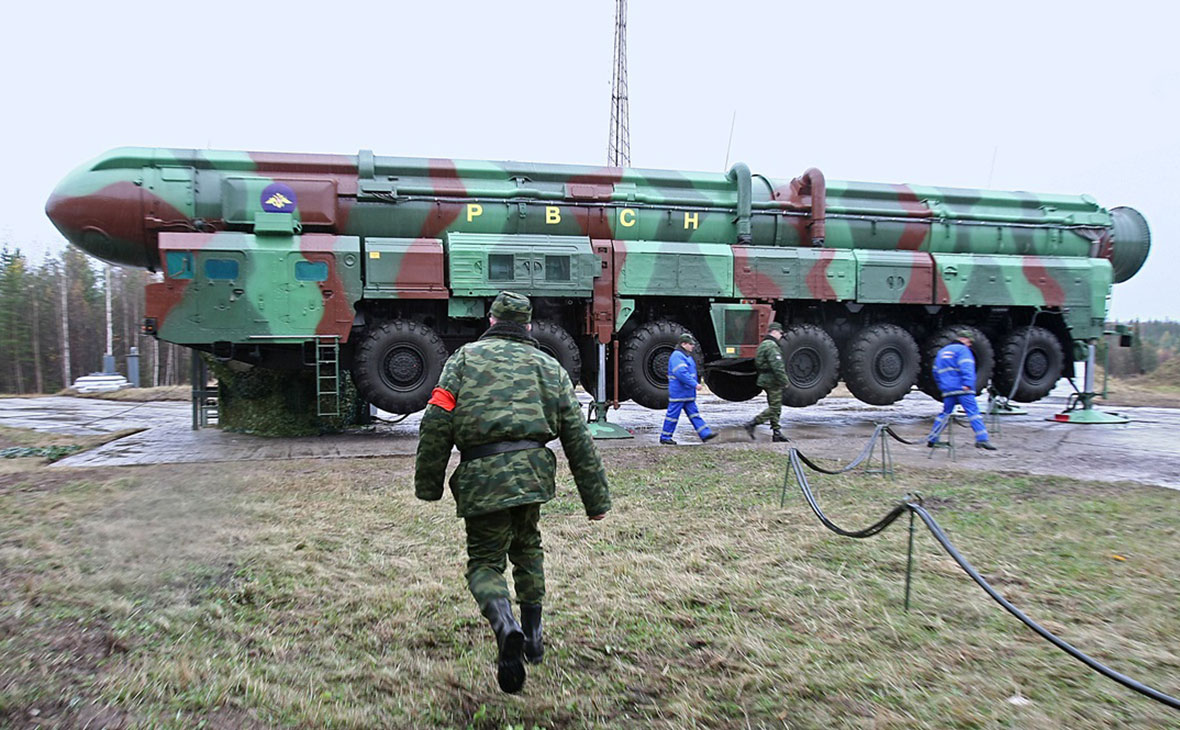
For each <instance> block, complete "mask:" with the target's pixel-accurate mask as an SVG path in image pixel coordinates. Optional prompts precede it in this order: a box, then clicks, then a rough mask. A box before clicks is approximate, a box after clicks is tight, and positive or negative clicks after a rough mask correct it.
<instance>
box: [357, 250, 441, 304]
mask: <svg viewBox="0 0 1180 730" xmlns="http://www.w3.org/2000/svg"><path fill="white" fill-rule="evenodd" d="M364 261H365V297H366V298H372V299H445V298H446V296H447V284H446V281H445V280H444V278H443V245H442V241H441V240H439V239H437V238H366V239H365V253H364Z"/></svg>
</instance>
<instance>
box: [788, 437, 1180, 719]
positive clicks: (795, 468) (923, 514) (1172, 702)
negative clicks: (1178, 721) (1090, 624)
mask: <svg viewBox="0 0 1180 730" xmlns="http://www.w3.org/2000/svg"><path fill="white" fill-rule="evenodd" d="M883 430H884V431H889V430H890V429H889V427H888V426H885V425H882V426H878V427H877V431H876V432H874V434H873V438H872V439H870V440H869V445H870V446H871V445H872V444H873V442H875V441H876V439H877V437H878V436H879V435H880V433H881V431H883ZM894 436H895V437H896V434H894ZM789 459H790V468H791V470H792V472H793V473H794V475H795V480H796V481H797V482H799V488H800V490H801V491H802V492H803V498H804V499H806V500H807V504H808V506H810V507H811V511H812V512H814V513H815V516H816V517H818V518H819V520H820V522H821V523H823V525H824V527H826V528H828V529H829V530H831V531H832V532H834V533H836V534H837V535H843V536H844V537H854V538H866V537H872V536H873V535H876V534H878V533H880V532H882V531H883V530H884V529H885V528H887V527H889V525H891V524H893V522H894V521H896V520H897V518H898V517H900V516H901V515H902V514H904V513H906V512H910V513H911V514H916V515H918V517H920V518H921V519H922V522H923V523H924V524H925V525H926V528H927V529H929V530H930V534H931V535H933V536H934V539H935V540H936V541H938V544H939V545H941V546H942V549H943V550H945V551H946V553H947V554H948V555H950V556H951V558H952V559H953V560H954V561H955V562H956V563H958V564H959V567H960V568H962V569H963V571H964V572H965V573H967V575H968V576H970V577H971V579H972V580H973V581H975V582H976V584H978V585H979V587H980V588H982V589H983V590H984V592H986V593H987V594H988V595H989V596H991V597H992V599H993V600H995V601H996V603H998V604H1000V605H1001V606H1002V607H1003V608H1004V609H1005V610H1007V611H1008V612H1009V613H1011V614H1012V615H1013V616H1015V617H1016V618H1018V619H1020V621H1021V622H1022V623H1024V625H1025V626H1028V627H1029V628H1030V629H1032V630H1033V631H1035V632H1036V633H1037V634H1038V635H1040V636H1041V638H1043V639H1045V640H1046V641H1048V642H1050V643H1051V644H1053V645H1054V646H1056V647H1057V648H1059V649H1061V650H1062V651H1064V652H1065V653H1067V654H1069V655H1070V656H1072V657H1073V658H1075V659H1077V660H1078V661H1080V662H1082V663H1083V664H1085V665H1086V666H1088V667H1090V668H1091V669H1093V670H1094V671H1096V672H1098V673H1099V674H1101V675H1103V676H1104V677H1106V678H1108V679H1112V680H1114V681H1116V682H1118V683H1119V684H1121V685H1123V686H1124V687H1127V688H1128V689H1132V690H1134V691H1136V692H1138V693H1140V694H1142V695H1144V696H1146V697H1150V698H1151V699H1153V700H1155V701H1156V702H1160V703H1162V704H1165V705H1167V706H1168V707H1171V708H1172V709H1175V710H1180V700H1178V699H1176V698H1175V697H1172V696H1170V695H1166V694H1164V693H1163V692H1160V691H1159V690H1157V689H1153V688H1151V687H1148V686H1147V685H1145V684H1143V683H1141V682H1138V681H1136V680H1134V679H1131V678H1130V677H1128V676H1126V675H1125V674H1122V673H1120V672H1116V671H1115V670H1113V669H1111V668H1110V667H1108V666H1106V665H1105V664H1102V663H1101V662H1099V661H1097V660H1096V659H1093V658H1091V657H1089V656H1087V655H1086V654H1083V653H1082V652H1081V651H1079V650H1078V649H1076V648H1074V647H1073V646H1072V645H1070V644H1069V643H1068V642H1066V641H1064V640H1063V639H1060V638H1058V637H1057V636H1055V635H1054V634H1053V633H1051V632H1050V631H1049V630H1048V629H1046V628H1044V627H1043V626H1041V625H1040V624H1038V623H1037V622H1036V621H1033V620H1032V619H1031V618H1029V617H1028V616H1026V615H1025V614H1024V612H1022V611H1021V610H1020V609H1018V608H1016V606H1013V605H1012V604H1011V603H1009V602H1008V601H1007V599H1005V598H1004V597H1003V596H1001V595H1000V594H999V593H998V592H997V591H996V590H995V589H994V588H992V587H991V584H989V583H988V582H987V581H986V580H984V578H983V576H981V575H980V574H979V573H978V571H976V570H975V568H974V567H973V566H972V565H971V563H969V562H968V561H967V559H966V558H964V557H963V556H962V555H961V554H959V551H958V550H956V549H955V546H954V545H952V544H951V541H950V540H949V539H948V538H947V536H946V534H945V533H944V532H943V531H942V528H941V527H940V526H939V524H938V522H937V521H936V520H935V519H934V517H933V516H932V515H931V514H930V513H929V512H927V511H926V509H925V508H924V507H922V505H921V504H920V503H918V502H917V501H911V499H910V497H909V496H908V495H907V498H906V501H904V502H901V503H900V504H898V505H897V506H896V507H894V508H893V509H892V510H890V511H889V512H888V513H887V514H886V515H885V516H884V517H882V518H881V519H880V520H878V521H877V522H875V523H874V524H872V525H870V526H869V527H866V528H864V529H861V530H845V529H843V528H841V527H839V526H838V525H836V523H834V522H832V521H831V520H830V519H829V518H828V516H827V515H825V514H824V513H823V510H822V509H820V507H819V503H818V502H817V501H816V499H815V495H814V494H813V493H812V491H811V485H810V484H809V483H808V481H807V473H806V472H805V471H804V470H803V465H804V464H807V465H808V466H811V464H810V460H809V459H807V458H806V457H805V456H803V454H802V453H800V452H799V450H798V449H796V448H791V450H790V454H789ZM854 463H855V462H854ZM851 466H852V465H849V467H846V469H845V470H847V469H848V468H851ZM817 471H823V473H827V474H838V473H840V472H831V471H824V470H819V469H817ZM784 488H785V486H784Z"/></svg>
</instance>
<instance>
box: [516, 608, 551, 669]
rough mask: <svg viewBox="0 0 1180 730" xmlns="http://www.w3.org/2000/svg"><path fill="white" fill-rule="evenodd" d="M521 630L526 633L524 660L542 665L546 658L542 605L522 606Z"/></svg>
mask: <svg viewBox="0 0 1180 730" xmlns="http://www.w3.org/2000/svg"><path fill="white" fill-rule="evenodd" d="M520 628H521V629H522V630H523V631H524V660H525V661H526V662H528V663H529V664H540V663H541V659H542V658H543V657H544V656H545V642H544V639H542V638H541V604H539V603H522V604H520Z"/></svg>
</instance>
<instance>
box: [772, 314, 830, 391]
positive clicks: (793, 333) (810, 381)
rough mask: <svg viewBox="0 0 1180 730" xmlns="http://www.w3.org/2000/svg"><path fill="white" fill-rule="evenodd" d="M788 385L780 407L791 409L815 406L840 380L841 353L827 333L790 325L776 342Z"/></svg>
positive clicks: (808, 327)
mask: <svg viewBox="0 0 1180 730" xmlns="http://www.w3.org/2000/svg"><path fill="white" fill-rule="evenodd" d="M778 345H779V347H781V348H782V349H783V361H784V364H785V365H786V366H787V377H788V378H789V379H790V381H791V384H790V385H788V386H787V387H786V388H785V389H784V390H783V405H785V406H791V407H792V408H802V407H804V406H810V405H814V404H815V403H818V402H819V401H820V399H822V398H823V397H824V396H825V395H827V394H828V393H831V392H832V388H835V387H836V381H837V380H839V378H840V353H839V351H837V350H836V343H835V342H833V341H832V338H831V337H829V336H828V333H827V332H824V331H823V329H821V328H820V327H817V326H816V325H813V324H793V325H791V326H790V327H788V328H787V329H786V330H785V331H784V332H783V336H782V338H780V339H779V341H778Z"/></svg>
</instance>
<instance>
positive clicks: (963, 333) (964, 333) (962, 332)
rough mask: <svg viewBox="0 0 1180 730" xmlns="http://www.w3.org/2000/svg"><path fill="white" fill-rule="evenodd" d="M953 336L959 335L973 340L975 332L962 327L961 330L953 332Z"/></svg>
mask: <svg viewBox="0 0 1180 730" xmlns="http://www.w3.org/2000/svg"><path fill="white" fill-rule="evenodd" d="M955 337H959V338H961V339H964V340H972V341H974V340H975V333H974V332H973V331H971V330H968V329H962V330H959V331H958V332H956V333H955Z"/></svg>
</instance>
